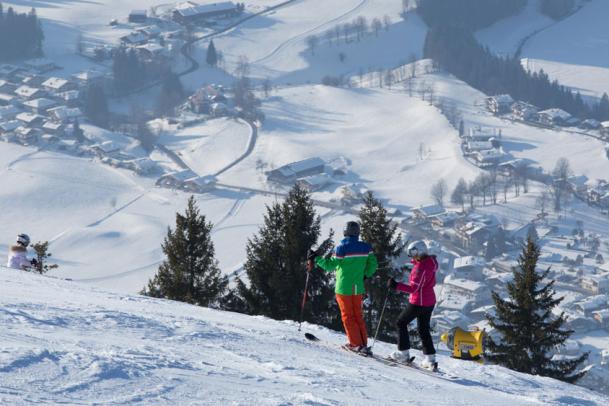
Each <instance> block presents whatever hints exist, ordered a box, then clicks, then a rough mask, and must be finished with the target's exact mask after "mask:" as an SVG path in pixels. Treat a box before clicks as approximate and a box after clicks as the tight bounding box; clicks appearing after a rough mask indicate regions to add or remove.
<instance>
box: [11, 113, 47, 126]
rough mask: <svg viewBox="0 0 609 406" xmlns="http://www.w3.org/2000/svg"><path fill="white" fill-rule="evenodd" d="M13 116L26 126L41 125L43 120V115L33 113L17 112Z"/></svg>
mask: <svg viewBox="0 0 609 406" xmlns="http://www.w3.org/2000/svg"><path fill="white" fill-rule="evenodd" d="M15 118H16V119H17V120H19V121H21V122H22V123H24V124H25V125H27V126H28V127H36V126H42V123H43V122H44V117H43V116H41V115H40V114H35V113H27V112H26V113H19V114H17V116H16V117H15Z"/></svg>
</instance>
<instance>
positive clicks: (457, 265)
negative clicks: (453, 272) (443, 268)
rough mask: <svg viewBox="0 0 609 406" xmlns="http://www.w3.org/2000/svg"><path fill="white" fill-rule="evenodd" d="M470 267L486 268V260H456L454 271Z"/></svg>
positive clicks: (459, 258)
mask: <svg viewBox="0 0 609 406" xmlns="http://www.w3.org/2000/svg"><path fill="white" fill-rule="evenodd" d="M470 266H484V259H482V258H480V257H474V256H467V257H458V258H455V261H454V263H453V268H454V269H460V268H466V267H470Z"/></svg>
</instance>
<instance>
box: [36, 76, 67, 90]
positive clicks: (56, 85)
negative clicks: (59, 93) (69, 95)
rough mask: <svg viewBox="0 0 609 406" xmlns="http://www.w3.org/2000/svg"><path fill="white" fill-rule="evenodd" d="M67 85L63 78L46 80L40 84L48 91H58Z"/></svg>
mask: <svg viewBox="0 0 609 406" xmlns="http://www.w3.org/2000/svg"><path fill="white" fill-rule="evenodd" d="M67 84H68V81H67V80H66V79H63V78H57V77H52V78H48V79H47V80H45V81H44V82H43V83H42V86H44V87H48V88H49V89H53V90H59V89H61V88H62V87H64V86H65V85H67Z"/></svg>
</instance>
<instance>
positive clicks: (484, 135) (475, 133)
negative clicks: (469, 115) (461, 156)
mask: <svg viewBox="0 0 609 406" xmlns="http://www.w3.org/2000/svg"><path fill="white" fill-rule="evenodd" d="M465 138H466V139H465V141H467V142H485V141H487V142H490V141H491V139H493V138H495V139H501V130H497V129H496V128H485V127H475V128H470V129H469V132H468V133H467V135H466V136H465Z"/></svg>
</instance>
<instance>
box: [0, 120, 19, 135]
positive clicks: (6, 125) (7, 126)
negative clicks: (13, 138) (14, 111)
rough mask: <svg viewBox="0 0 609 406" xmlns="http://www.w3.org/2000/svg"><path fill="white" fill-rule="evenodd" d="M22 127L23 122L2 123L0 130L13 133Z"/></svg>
mask: <svg viewBox="0 0 609 406" xmlns="http://www.w3.org/2000/svg"><path fill="white" fill-rule="evenodd" d="M19 126H21V122H20V121H17V120H11V121H4V122H0V130H2V131H4V132H8V131H13V130H15V129H16V128H18V127H19Z"/></svg>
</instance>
